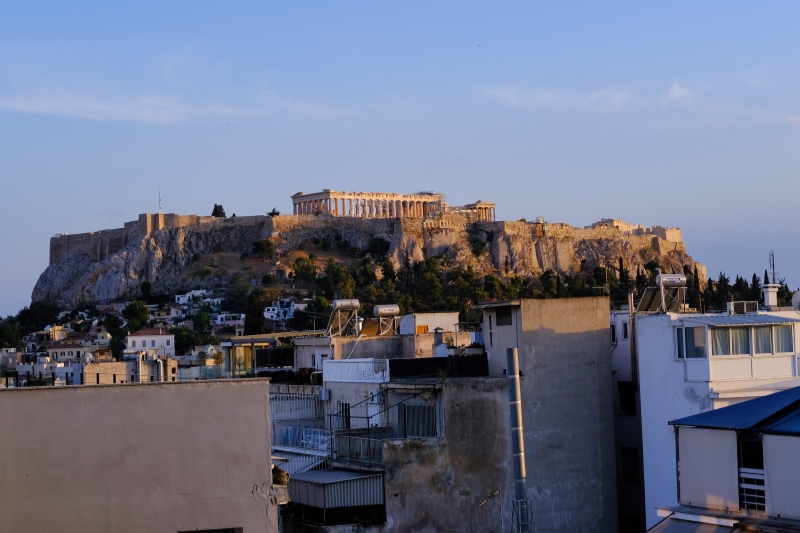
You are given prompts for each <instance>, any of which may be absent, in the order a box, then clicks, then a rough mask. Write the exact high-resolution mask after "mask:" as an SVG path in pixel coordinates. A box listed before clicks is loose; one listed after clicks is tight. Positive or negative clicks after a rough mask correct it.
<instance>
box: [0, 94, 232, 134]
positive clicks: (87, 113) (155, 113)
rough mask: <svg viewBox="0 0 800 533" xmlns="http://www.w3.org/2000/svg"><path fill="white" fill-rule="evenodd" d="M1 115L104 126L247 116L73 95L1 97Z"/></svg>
mask: <svg viewBox="0 0 800 533" xmlns="http://www.w3.org/2000/svg"><path fill="white" fill-rule="evenodd" d="M0 112H12V113H28V114H37V115H53V116H62V117H69V118H76V119H82V120H96V121H104V122H132V123H136V124H151V125H159V126H164V125H170V124H175V123H178V122H183V121H186V120H188V119H190V118H193V117H199V116H209V115H227V116H244V115H246V113H244V112H243V111H241V110H237V109H234V108H230V107H226V106H206V107H202V106H188V105H186V104H184V103H183V102H181V101H180V100H178V99H176V98H168V97H163V96H159V95H143V96H129V97H97V96H82V95H81V96H78V95H70V94H33V95H25V94H21V95H20V94H17V95H0Z"/></svg>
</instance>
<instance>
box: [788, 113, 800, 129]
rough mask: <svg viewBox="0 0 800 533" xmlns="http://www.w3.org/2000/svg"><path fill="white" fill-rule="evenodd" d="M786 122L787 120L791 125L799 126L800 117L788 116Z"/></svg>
mask: <svg viewBox="0 0 800 533" xmlns="http://www.w3.org/2000/svg"><path fill="white" fill-rule="evenodd" d="M786 120H788V121H789V122H790V123H791V124H796V125H798V126H800V115H789V116H788V117H786Z"/></svg>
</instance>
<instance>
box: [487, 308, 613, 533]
mask: <svg viewBox="0 0 800 533" xmlns="http://www.w3.org/2000/svg"><path fill="white" fill-rule="evenodd" d="M498 305H499V304H498ZM496 311H497V309H496V308H495V307H490V308H488V309H484V318H483V332H484V340H485V341H486V350H487V352H488V353H489V372H490V374H492V375H502V374H503V373H504V372H505V370H506V349H507V348H512V347H518V350H519V356H520V370H521V371H522V372H523V373H524V377H523V378H522V380H521V389H522V402H523V423H524V426H525V459H526V462H525V464H526V469H527V472H528V498H529V500H530V506H531V512H532V513H533V517H534V518H535V520H536V529H537V531H538V532H539V533H544V532H548V531H553V532H556V531H597V532H600V531H608V532H611V531H617V499H616V474H615V468H616V466H615V458H614V421H613V399H612V389H611V387H612V378H611V354H610V351H611V350H610V343H609V321H610V316H609V302H608V298H606V297H601V298H565V299H553V300H521V301H520V302H519V303H518V305H516V306H511V315H512V316H511V318H512V324H511V325H505V326H497V313H496ZM490 317H491V320H492V327H491V328H489V318H490ZM490 330H491V340H490V335H489V333H490Z"/></svg>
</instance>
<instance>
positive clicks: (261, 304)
mask: <svg viewBox="0 0 800 533" xmlns="http://www.w3.org/2000/svg"><path fill="white" fill-rule="evenodd" d="M269 301H270V294H269V292H268V291H267V290H266V289H264V288H263V287H256V288H255V289H253V291H252V292H251V293H250V295H249V296H248V297H247V312H246V313H245V317H244V334H245V335H260V334H262V333H267V329H266V325H265V320H264V308H265V307H266V306H267V304H268V303H269Z"/></svg>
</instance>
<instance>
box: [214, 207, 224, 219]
mask: <svg viewBox="0 0 800 533" xmlns="http://www.w3.org/2000/svg"><path fill="white" fill-rule="evenodd" d="M211 216H212V217H217V218H225V216H226V215H225V208H224V207H222V206H221V205H220V204H214V209H213V210H212V211H211Z"/></svg>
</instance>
